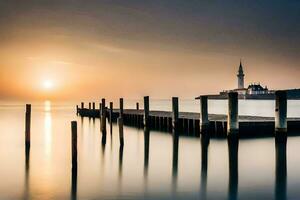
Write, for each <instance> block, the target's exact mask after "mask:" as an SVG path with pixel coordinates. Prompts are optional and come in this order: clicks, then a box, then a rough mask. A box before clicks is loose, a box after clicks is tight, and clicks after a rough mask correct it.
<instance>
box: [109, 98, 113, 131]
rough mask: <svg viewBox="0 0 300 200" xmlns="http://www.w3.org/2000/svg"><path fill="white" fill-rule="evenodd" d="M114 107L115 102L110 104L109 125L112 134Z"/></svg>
mask: <svg viewBox="0 0 300 200" xmlns="http://www.w3.org/2000/svg"><path fill="white" fill-rule="evenodd" d="M113 113H114V107H113V102H109V123H110V134H112V121H113Z"/></svg>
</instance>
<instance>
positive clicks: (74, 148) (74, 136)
mask: <svg viewBox="0 0 300 200" xmlns="http://www.w3.org/2000/svg"><path fill="white" fill-rule="evenodd" d="M71 130H72V167H77V122H76V121H72V122H71Z"/></svg>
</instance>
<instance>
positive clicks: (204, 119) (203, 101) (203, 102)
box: [200, 96, 209, 132]
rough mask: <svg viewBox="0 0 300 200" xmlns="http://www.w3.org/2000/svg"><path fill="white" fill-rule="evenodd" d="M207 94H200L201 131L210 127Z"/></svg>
mask: <svg viewBox="0 0 300 200" xmlns="http://www.w3.org/2000/svg"><path fill="white" fill-rule="evenodd" d="M207 99H208V97H207V96H200V132H205V131H207V130H208V128H209V120H208V106H207Z"/></svg>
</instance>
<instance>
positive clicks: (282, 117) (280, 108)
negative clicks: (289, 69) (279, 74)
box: [275, 91, 287, 139]
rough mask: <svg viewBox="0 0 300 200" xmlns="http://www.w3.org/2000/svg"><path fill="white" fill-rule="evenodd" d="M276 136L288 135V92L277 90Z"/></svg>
mask: <svg viewBox="0 0 300 200" xmlns="http://www.w3.org/2000/svg"><path fill="white" fill-rule="evenodd" d="M275 101H276V102H275V136H276V138H278V139H280V138H282V139H285V138H286V137H287V93H286V91H276V92H275Z"/></svg>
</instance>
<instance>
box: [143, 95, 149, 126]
mask: <svg viewBox="0 0 300 200" xmlns="http://www.w3.org/2000/svg"><path fill="white" fill-rule="evenodd" d="M149 122H150V121H149V96H145V97H144V127H149V126H150V123H149Z"/></svg>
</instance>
